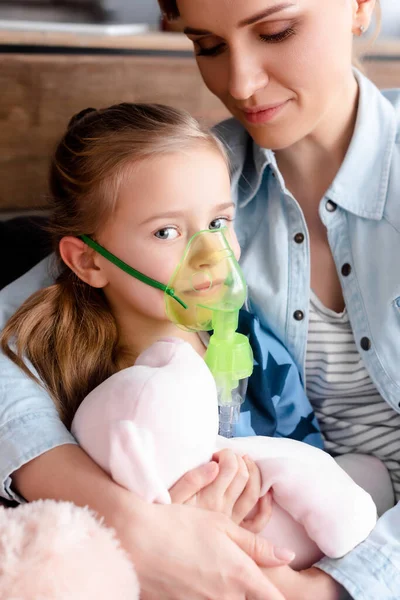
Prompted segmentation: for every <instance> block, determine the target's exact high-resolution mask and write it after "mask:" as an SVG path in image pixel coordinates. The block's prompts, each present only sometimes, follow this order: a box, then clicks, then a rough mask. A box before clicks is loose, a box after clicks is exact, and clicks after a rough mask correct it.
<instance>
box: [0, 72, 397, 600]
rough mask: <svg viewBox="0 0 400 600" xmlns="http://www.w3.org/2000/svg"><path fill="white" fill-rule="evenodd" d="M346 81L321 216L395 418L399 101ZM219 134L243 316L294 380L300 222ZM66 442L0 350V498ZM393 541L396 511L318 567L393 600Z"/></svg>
mask: <svg viewBox="0 0 400 600" xmlns="http://www.w3.org/2000/svg"><path fill="white" fill-rule="evenodd" d="M357 78H358V80H359V84H360V109H359V116H358V121H357V127H356V132H355V134H354V138H353V141H352V143H351V147H350V150H349V152H348V155H347V157H346V159H345V162H344V164H343V166H342V169H341V170H340V172H339V174H338V176H337V178H336V179H335V182H334V183H333V185H332V186H331V188H330V189H329V191H328V192H327V194H326V197H325V198H324V199H323V200H322V201H321V206H320V214H321V218H322V220H323V222H324V223H325V225H326V226H327V228H328V234H329V241H330V244H331V247H332V252H333V254H334V257H335V260H336V264H337V267H338V271H339V273H340V272H341V266H342V265H343V264H345V263H348V264H349V265H350V267H351V272H350V275H348V276H347V277H345V276H341V277H342V284H343V290H344V295H345V300H346V305H347V309H348V312H349V315H350V319H351V323H352V326H353V330H354V332H355V335H356V339H357V340H358V342H359V347H360V351H361V352H362V355H363V358H364V361H365V364H366V366H367V368H368V370H369V372H370V375H371V377H372V378H373V380H374V381H375V384H376V385H377V387H378V389H379V391H380V392H381V394H382V396H383V397H384V398H385V399H386V401H387V402H388V403H389V404H390V405H391V406H392V407H393V408H394V409H395V410H397V411H399V410H400V409H399V401H400V393H399V390H400V388H399V385H400V370H399V372H397V369H396V364H400V362H399V361H398V359H399V358H400V357H399V354H400V343H399V344H396V341H395V339H396V333H397V330H399V332H400V325H397V322H398V320H399V319H400V315H399V314H398V313H399V311H400V278H399V277H398V278H397V279H396V272H397V271H398V272H399V275H400V264H398V261H397V260H396V259H397V257H396V256H395V250H396V249H399V248H400V233H399V231H400V211H399V210H396V202H397V196H396V193H395V192H396V190H397V191H398V194H399V196H400V154H399V146H398V144H397V137H398V133H397V131H398V127H399V120H400V110H399V106H400V93H399V92H396V91H392V92H388V93H387V94H385V95H386V99H385V97H384V96H383V95H381V94H380V92H378V90H377V89H376V88H375V87H374V86H373V85H372V84H371V83H370V82H369V81H368V80H366V79H365V78H364V77H362V76H360V75H359V74H357ZM218 133H219V134H220V135H221V136H222V137H223V138H224V139H225V140H226V142H227V144H228V146H229V148H230V151H231V154H232V156H231V158H232V162H233V188H232V193H233V197H234V199H235V200H236V201H237V207H238V208H237V220H236V224H237V231H238V234H239V241H240V243H241V245H242V249H243V254H242V257H243V258H242V265H243V268H244V270H245V274H246V277H247V280H248V283H249V294H250V295H249V302H250V308H251V310H252V311H253V312H254V314H255V315H256V316H257V318H258V319H259V320H260V322H261V324H262V325H263V327H265V328H266V329H267V330H271V331H272V333H273V335H274V336H275V338H276V339H277V340H280V341H281V342H283V344H284V345H286V347H287V348H288V350H289V352H290V354H291V356H292V357H293V359H294V361H295V363H296V365H297V367H298V369H299V371H300V373H301V375H302V376H303V380H304V355H305V348H306V342H307V312H308V299H309V288H310V258H309V242H308V233H307V229H306V224H305V221H304V217H303V215H302V212H301V209H300V207H299V205H298V204H297V202H296V200H295V199H294V198H293V196H292V195H291V194H290V193H289V192H288V191H287V190H286V188H285V185H284V181H283V179H282V176H281V175H280V173H279V171H278V168H277V165H276V161H275V159H274V155H273V153H272V152H270V151H268V150H262V149H260V148H257V147H256V146H255V145H254V143H253V142H252V141H251V139H250V138H249V136H248V135H247V134H246V132H245V130H244V129H243V128H242V127H241V126H240V124H239V123H237V122H235V121H228V122H225V123H223V124H221V125H220V126H219V128H218ZM396 213H397V214H396ZM299 232H302V233H303V234H304V242H303V243H301V244H298V243H296V242H295V240H294V236H295V235H296V233H299ZM396 243H397V244H398V245H397V246H396ZM383 265H385V267H386V269H387V271H386V270H385V269H384V267H383ZM347 270H348V269H346V271H347ZM51 281H52V278H51V277H50V276H49V260H48V259H46V260H45V261H42V263H40V264H39V265H37V266H36V267H34V269H32V270H31V271H30V272H29V273H28V274H26V275H24V276H23V277H22V278H20V279H19V280H17V281H16V282H14V283H13V284H11V285H10V286H8V287H7V288H5V289H4V290H2V291H1V292H0V329H1V327H3V325H4V324H5V322H6V320H7V319H8V318H9V317H10V316H11V315H12V314H13V313H14V312H15V310H16V309H17V308H18V307H19V306H20V305H21V304H22V302H23V301H24V300H25V299H26V298H28V297H29V296H30V295H31V294H32V293H33V292H34V291H36V290H37V289H39V288H41V287H45V286H47V285H50V283H51ZM295 314H296V318H295V317H294V315H295ZM300 317H302V318H300ZM362 340H364V341H362ZM366 340H368V342H367V341H366ZM367 347H368V350H366V349H364V348H367ZM38 432H40V434H39V435H38ZM68 443H71V444H74V443H76V442H75V440H74V438H73V437H72V435H71V434H70V433H69V432H68V431H67V429H66V428H65V427H64V426H63V425H62V423H61V421H60V419H59V417H58V415H57V411H56V409H55V406H54V403H53V402H52V400H51V399H50V397H49V395H48V394H47V393H46V392H45V390H44V389H43V388H42V387H40V386H39V385H37V384H36V383H35V382H34V381H32V380H30V379H28V378H27V377H26V375H25V374H24V373H23V372H22V371H21V370H20V369H19V368H18V367H17V366H16V365H14V364H13V363H12V362H11V361H10V360H9V359H7V358H6V357H5V356H4V355H1V354H0V448H1V453H0V495H2V496H4V497H6V498H9V499H17V500H19V501H20V500H21V498H19V497H18V496H17V495H16V494H15V492H14V491H13V489H12V487H11V483H12V481H11V474H12V473H13V472H14V471H15V470H16V469H18V468H19V467H20V466H21V465H23V464H25V463H26V462H28V461H29V460H32V459H33V458H35V457H36V456H39V455H40V454H42V453H43V452H46V451H47V450H50V449H52V448H54V447H56V446H60V445H62V444H68ZM399 540H400V504H399V505H398V506H397V507H395V508H394V509H392V510H391V511H389V512H388V513H386V515H384V516H383V517H381V519H380V520H379V522H378V525H377V527H376V528H375V530H374V531H373V533H372V534H371V535H370V537H369V538H368V539H367V540H366V541H365V542H363V543H362V544H360V545H359V546H358V547H357V548H356V549H355V550H353V551H352V552H350V553H349V554H348V555H347V556H345V557H344V558H343V559H340V560H338V561H334V560H329V559H323V560H322V561H321V562H320V563H319V564H318V566H319V567H320V568H321V569H324V570H325V571H327V572H328V573H330V574H331V575H332V576H333V577H334V578H336V579H337V580H338V581H340V582H341V583H342V585H343V586H344V587H345V588H346V589H347V590H348V591H349V593H350V594H351V596H352V597H353V598H354V599H355V600H372V599H374V600H375V599H379V600H395V599H397V600H398V598H399V597H400V593H399V590H400V541H399Z"/></svg>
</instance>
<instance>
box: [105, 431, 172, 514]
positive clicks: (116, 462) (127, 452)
mask: <svg viewBox="0 0 400 600" xmlns="http://www.w3.org/2000/svg"><path fill="white" fill-rule="evenodd" d="M109 467H110V475H111V477H112V478H113V479H114V481H115V482H116V483H119V484H120V485H121V486H122V487H124V488H126V489H128V490H130V491H131V492H135V493H136V494H138V496H140V497H141V498H143V500H146V501H147V502H159V503H161V504H170V503H171V497H170V495H169V493H168V490H167V489H166V488H165V485H164V483H163V481H162V479H161V477H160V474H159V472H158V469H157V459H156V453H155V446H154V438H153V435H152V434H151V432H150V431H149V430H148V429H145V428H143V427H137V426H136V425H135V423H133V422H132V421H114V422H113V423H112V424H111V427H110V465H109Z"/></svg>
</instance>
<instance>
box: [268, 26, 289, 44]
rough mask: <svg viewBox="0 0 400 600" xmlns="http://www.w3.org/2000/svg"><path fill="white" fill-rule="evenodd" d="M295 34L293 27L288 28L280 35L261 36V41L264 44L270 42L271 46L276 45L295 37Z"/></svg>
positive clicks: (280, 32)
mask: <svg viewBox="0 0 400 600" xmlns="http://www.w3.org/2000/svg"><path fill="white" fill-rule="evenodd" d="M294 33H295V31H294V29H292V27H288V28H287V29H284V30H283V31H279V32H278V33H271V34H270V35H267V34H264V35H260V39H261V40H262V41H263V42H269V43H270V44H276V43H278V42H283V41H284V40H286V39H287V38H289V37H291V36H292V35H294Z"/></svg>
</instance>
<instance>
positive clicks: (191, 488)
mask: <svg viewBox="0 0 400 600" xmlns="http://www.w3.org/2000/svg"><path fill="white" fill-rule="evenodd" d="M217 475H218V465H217V463H215V462H209V463H207V464H205V465H202V466H200V467H198V468H197V469H193V470H192V471H189V472H188V473H185V475H183V477H181V478H180V479H179V481H177V482H176V483H175V485H174V486H173V487H172V488H171V489H170V490H169V493H170V496H171V501H172V502H173V503H174V504H185V503H186V502H189V501H190V499H191V498H193V497H194V496H196V494H198V493H199V492H200V491H201V490H202V489H204V488H206V487H207V486H208V485H210V484H212V482H213V481H214V480H215V478H216V477H217Z"/></svg>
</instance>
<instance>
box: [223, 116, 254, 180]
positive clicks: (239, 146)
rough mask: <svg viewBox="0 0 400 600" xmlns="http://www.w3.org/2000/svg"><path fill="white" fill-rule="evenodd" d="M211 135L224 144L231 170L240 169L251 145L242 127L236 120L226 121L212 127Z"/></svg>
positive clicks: (250, 140)
mask: <svg viewBox="0 0 400 600" xmlns="http://www.w3.org/2000/svg"><path fill="white" fill-rule="evenodd" d="M213 133H214V134H215V135H216V136H217V137H218V138H219V139H220V140H221V142H222V143H223V144H224V146H225V148H226V150H227V152H228V156H229V160H230V161H231V164H232V167H233V170H235V167H236V168H240V167H242V166H243V163H244V160H245V157H246V153H247V151H248V148H249V146H250V145H252V143H253V141H252V139H251V137H250V135H249V134H248V133H247V131H246V129H245V128H244V127H243V125H242V124H241V123H240V122H239V121H238V120H237V119H234V118H231V119H226V120H225V121H221V123H218V124H217V125H215V126H214V127H213Z"/></svg>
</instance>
